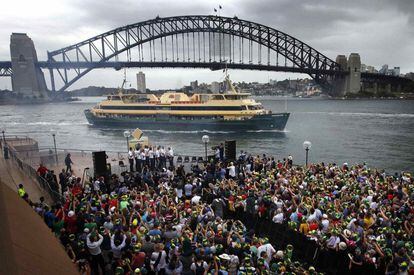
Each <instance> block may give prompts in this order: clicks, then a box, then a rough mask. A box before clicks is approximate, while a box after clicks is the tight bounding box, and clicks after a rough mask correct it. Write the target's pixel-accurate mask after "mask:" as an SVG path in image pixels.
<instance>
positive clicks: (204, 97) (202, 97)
mask: <svg viewBox="0 0 414 275" xmlns="http://www.w3.org/2000/svg"><path fill="white" fill-rule="evenodd" d="M209 98H210V96H209V95H201V96H200V101H202V102H204V101H207V100H208V99H209Z"/></svg>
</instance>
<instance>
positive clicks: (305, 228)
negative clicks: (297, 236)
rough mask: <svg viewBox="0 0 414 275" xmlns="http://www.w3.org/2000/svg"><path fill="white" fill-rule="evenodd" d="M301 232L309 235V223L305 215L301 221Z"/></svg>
mask: <svg viewBox="0 0 414 275" xmlns="http://www.w3.org/2000/svg"><path fill="white" fill-rule="evenodd" d="M299 232H301V233H302V234H305V235H308V232H309V224H308V223H307V222H306V219H305V217H302V219H301V221H300V226H299Z"/></svg>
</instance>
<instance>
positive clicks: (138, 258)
mask: <svg viewBox="0 0 414 275" xmlns="http://www.w3.org/2000/svg"><path fill="white" fill-rule="evenodd" d="M144 262H145V253H144V252H138V253H136V254H135V255H134V256H133V257H132V261H131V267H132V270H134V269H136V268H141V267H143V266H144Z"/></svg>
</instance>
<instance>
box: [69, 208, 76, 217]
mask: <svg viewBox="0 0 414 275" xmlns="http://www.w3.org/2000/svg"><path fill="white" fill-rule="evenodd" d="M74 215H75V212H73V211H72V210H70V211H69V212H68V217H69V218H71V217H73V216H74Z"/></svg>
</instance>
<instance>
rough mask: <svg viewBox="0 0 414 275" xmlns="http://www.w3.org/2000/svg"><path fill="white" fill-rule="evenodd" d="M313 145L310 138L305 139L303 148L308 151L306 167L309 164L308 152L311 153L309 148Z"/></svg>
mask: <svg viewBox="0 0 414 275" xmlns="http://www.w3.org/2000/svg"><path fill="white" fill-rule="evenodd" d="M311 147H312V143H311V142H310V141H308V140H305V141H304V142H303V149H305V151H306V167H307V166H308V154H309V150H310V148H311Z"/></svg>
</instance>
